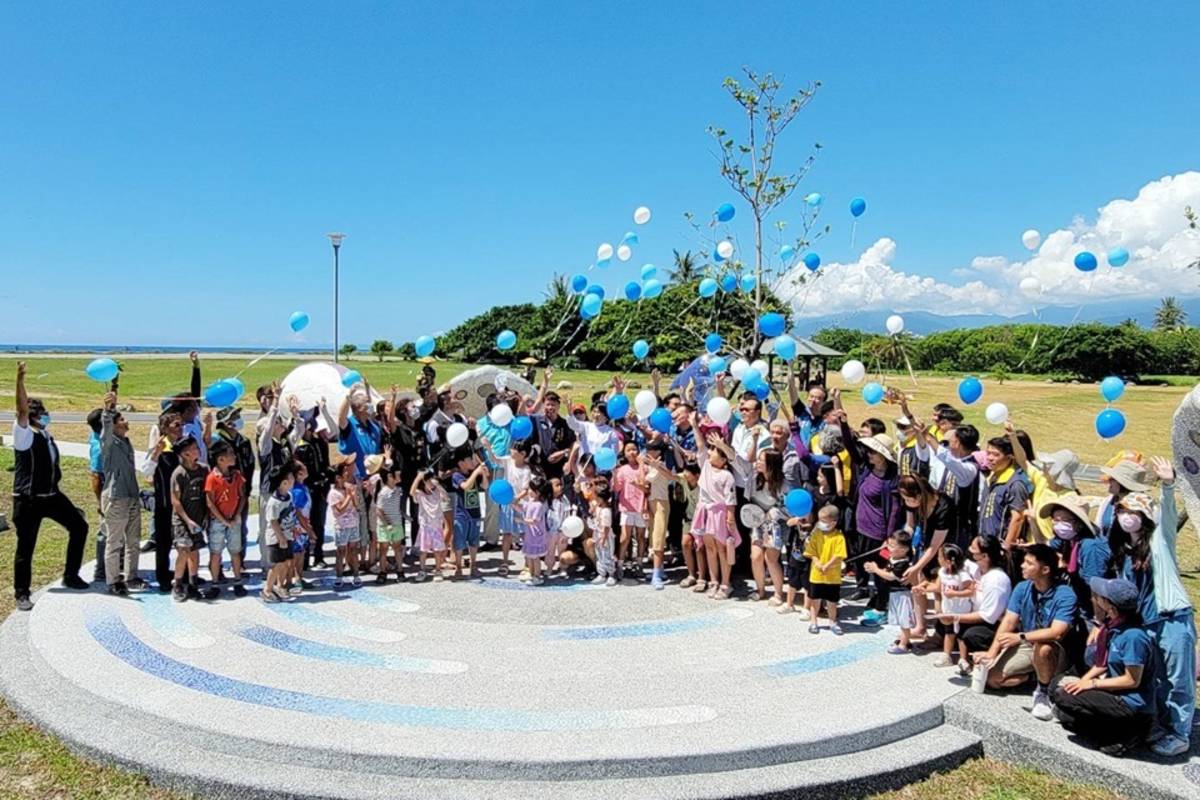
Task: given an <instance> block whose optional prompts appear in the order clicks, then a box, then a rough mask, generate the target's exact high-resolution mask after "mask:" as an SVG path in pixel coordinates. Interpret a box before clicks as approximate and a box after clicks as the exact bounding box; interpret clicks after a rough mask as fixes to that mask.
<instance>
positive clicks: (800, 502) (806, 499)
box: [783, 489, 813, 517]
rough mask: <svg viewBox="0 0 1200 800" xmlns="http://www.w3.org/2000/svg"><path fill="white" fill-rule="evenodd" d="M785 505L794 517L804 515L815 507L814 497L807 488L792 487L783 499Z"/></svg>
mask: <svg viewBox="0 0 1200 800" xmlns="http://www.w3.org/2000/svg"><path fill="white" fill-rule="evenodd" d="M783 504H784V506H786V507H787V511H788V513H789V514H791V515H792V516H793V517H803V516H805V515H806V514H808V513H810V512H811V511H812V509H813V498H812V495H811V494H809V493H808V490H807V489H792V490H791V491H790V492H788V493H787V496H786V497H784V499H783Z"/></svg>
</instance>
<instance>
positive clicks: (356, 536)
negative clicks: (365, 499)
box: [329, 459, 362, 587]
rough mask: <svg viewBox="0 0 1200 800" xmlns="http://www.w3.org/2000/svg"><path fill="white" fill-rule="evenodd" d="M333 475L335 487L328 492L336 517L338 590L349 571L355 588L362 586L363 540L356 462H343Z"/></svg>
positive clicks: (335, 569) (335, 582)
mask: <svg viewBox="0 0 1200 800" xmlns="http://www.w3.org/2000/svg"><path fill="white" fill-rule="evenodd" d="M335 470H336V471H335V472H334V473H333V486H332V487H330V489H329V510H330V512H331V513H332V514H333V525H334V528H335V533H334V544H335V545H336V546H337V557H336V560H335V562H334V570H333V571H334V576H335V577H334V579H333V585H334V586H335V587H337V586H341V585H342V576H343V575H344V574H345V572H346V568H347V567H349V569H350V570H351V571H352V573H353V580H354V585H355V586H361V585H362V579H360V578H359V577H358V546H359V543H360V542H361V541H362V532H361V531H360V530H359V518H358V504H359V499H358V497H359V495H358V480H357V479H356V478H355V477H354V459H349V460H347V461H344V462H342V463H341V464H339V465H338V466H337V467H336V468H335Z"/></svg>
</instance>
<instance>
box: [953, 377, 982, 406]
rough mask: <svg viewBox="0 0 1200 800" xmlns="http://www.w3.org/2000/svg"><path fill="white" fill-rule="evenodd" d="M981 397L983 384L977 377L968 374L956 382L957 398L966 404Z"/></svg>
mask: <svg viewBox="0 0 1200 800" xmlns="http://www.w3.org/2000/svg"><path fill="white" fill-rule="evenodd" d="M981 397H983V384H982V383H981V382H980V380H979V378H976V377H975V376H974V375H969V376H967V377H966V378H963V379H962V380H961V381H959V382H958V399H959V400H962V401H963V402H964V403H966V404H967V405H971V404H972V403H974V402H975V401H976V400H978V399H979V398H981Z"/></svg>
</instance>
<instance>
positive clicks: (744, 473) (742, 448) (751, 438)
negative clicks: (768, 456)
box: [730, 420, 771, 489]
mask: <svg viewBox="0 0 1200 800" xmlns="http://www.w3.org/2000/svg"><path fill="white" fill-rule="evenodd" d="M756 432H757V436H756ZM756 438H757V440H758V449H759V450H762V449H763V448H764V447H769V446H770V443H771V433H770V430H769V429H768V428H767V426H766V425H765V424H763V421H762V420H759V421H758V422H756V423H755V424H754V426H753V427H750V428H747V427H746V426H745V425H738V426H737V427H736V428H734V429H733V437H732V439H731V441H730V444H731V445H732V447H733V452H734V454H735V455H736V456H737V457H738V461H739V462H740V464H739V466H740V467H741V469H734V470H733V485H734V486H737V487H738V488H739V489H745V488H746V484H747V478H748V477H749V476H750V475H752V474H753V471H754V465H753V464H752V463H751V462H750V449H751V446H752V445H753V444H754V442H755V439H756Z"/></svg>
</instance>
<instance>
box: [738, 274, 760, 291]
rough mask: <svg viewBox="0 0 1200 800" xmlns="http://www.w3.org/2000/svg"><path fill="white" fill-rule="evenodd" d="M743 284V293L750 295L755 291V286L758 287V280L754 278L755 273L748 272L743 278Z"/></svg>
mask: <svg viewBox="0 0 1200 800" xmlns="http://www.w3.org/2000/svg"><path fill="white" fill-rule="evenodd" d="M741 284H742V291H743V292H745V293H746V294H749V293H750V292H753V291H754V287H755V286H758V278H756V277H754V274H753V273H750V272H747V273H746V274H745V275H743V276H742V280H741Z"/></svg>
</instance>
